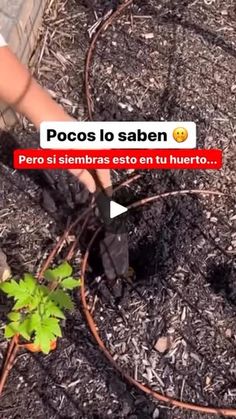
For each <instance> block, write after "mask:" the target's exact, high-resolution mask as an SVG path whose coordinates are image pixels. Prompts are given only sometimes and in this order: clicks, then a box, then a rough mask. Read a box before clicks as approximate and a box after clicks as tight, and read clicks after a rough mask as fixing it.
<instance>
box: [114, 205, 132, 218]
mask: <svg viewBox="0 0 236 419" xmlns="http://www.w3.org/2000/svg"><path fill="white" fill-rule="evenodd" d="M126 211H128V209H127V208H126V207H124V206H123V205H120V204H117V202H115V201H110V218H115V217H118V215H121V214H123V213H124V212H126Z"/></svg>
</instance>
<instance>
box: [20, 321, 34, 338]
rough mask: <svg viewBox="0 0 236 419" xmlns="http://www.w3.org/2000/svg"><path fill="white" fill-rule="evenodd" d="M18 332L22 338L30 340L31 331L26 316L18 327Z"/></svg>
mask: <svg viewBox="0 0 236 419" xmlns="http://www.w3.org/2000/svg"><path fill="white" fill-rule="evenodd" d="M18 332H19V333H20V335H21V336H23V338H24V339H26V340H30V338H31V333H30V319H29V318H26V319H25V320H24V321H23V322H22V323H21V324H20V325H19V327H18Z"/></svg>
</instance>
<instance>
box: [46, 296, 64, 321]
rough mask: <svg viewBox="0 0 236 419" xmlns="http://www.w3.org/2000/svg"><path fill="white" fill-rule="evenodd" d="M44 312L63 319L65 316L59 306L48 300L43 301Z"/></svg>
mask: <svg viewBox="0 0 236 419" xmlns="http://www.w3.org/2000/svg"><path fill="white" fill-rule="evenodd" d="M45 313H46V314H47V315H48V316H53V317H58V318H59V319H65V316H64V314H63V312H62V311H61V310H60V308H59V307H58V306H57V305H56V304H55V303H54V302H53V301H50V300H49V301H48V302H47V303H45Z"/></svg>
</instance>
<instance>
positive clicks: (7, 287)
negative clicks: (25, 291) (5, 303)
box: [0, 279, 20, 297]
mask: <svg viewBox="0 0 236 419" xmlns="http://www.w3.org/2000/svg"><path fill="white" fill-rule="evenodd" d="M0 289H1V290H2V291H3V292H5V294H7V295H8V296H9V297H16V296H17V295H18V294H19V292H20V286H19V284H18V283H17V282H16V281H15V280H14V279H12V280H11V281H6V282H3V283H2V284H0Z"/></svg>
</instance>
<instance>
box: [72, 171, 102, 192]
mask: <svg viewBox="0 0 236 419" xmlns="http://www.w3.org/2000/svg"><path fill="white" fill-rule="evenodd" d="M70 173H72V174H73V175H74V176H76V177H77V178H78V179H79V180H80V182H82V183H83V184H84V185H85V186H86V188H88V190H89V192H91V193H94V192H95V190H96V185H95V182H94V179H93V177H92V175H91V174H90V173H89V172H88V171H87V170H81V169H71V170H70Z"/></svg>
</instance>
